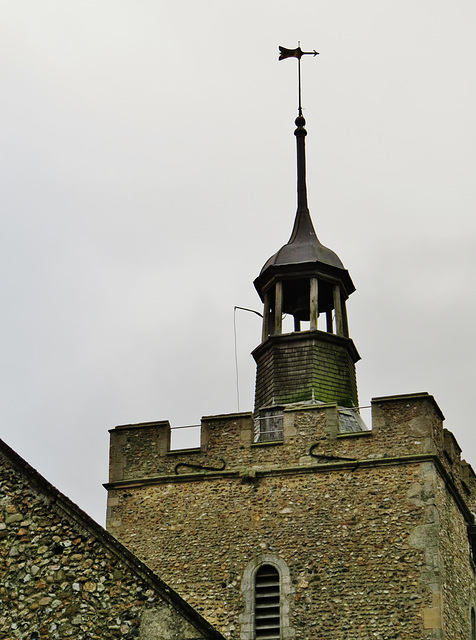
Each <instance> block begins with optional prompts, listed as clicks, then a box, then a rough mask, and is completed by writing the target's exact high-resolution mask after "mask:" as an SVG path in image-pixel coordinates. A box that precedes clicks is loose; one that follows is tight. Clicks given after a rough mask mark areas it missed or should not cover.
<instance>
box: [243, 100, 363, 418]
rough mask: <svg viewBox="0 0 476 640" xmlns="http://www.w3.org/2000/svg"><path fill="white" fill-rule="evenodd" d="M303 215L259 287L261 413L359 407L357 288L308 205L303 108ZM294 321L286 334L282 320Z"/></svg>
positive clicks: (299, 135)
mask: <svg viewBox="0 0 476 640" xmlns="http://www.w3.org/2000/svg"><path fill="white" fill-rule="evenodd" d="M295 124H296V130H295V132H294V135H295V136H296V147H297V194H298V196H297V212H296V217H295V220H294V227H293V230H292V233H291V237H290V239H289V241H288V242H287V243H286V244H285V245H284V246H283V247H281V249H279V251H277V253H275V254H274V255H273V256H272V257H271V258H269V260H267V262H266V263H265V265H264V266H263V268H262V269H261V272H260V274H259V276H258V277H257V278H256V280H255V281H254V285H255V287H256V290H257V291H258V294H259V296H260V298H261V300H262V302H263V304H264V312H263V331H262V341H261V344H260V345H259V346H258V347H257V348H256V349H255V350H254V351H253V357H254V359H255V361H256V365H257V372H256V394H255V412H258V411H260V410H263V409H268V408H271V407H276V406H280V405H281V406H282V405H286V404H290V403H294V402H323V403H337V404H338V405H339V406H343V407H356V406H358V399H357V383H356V375H355V363H356V362H357V361H358V360H359V359H360V356H359V354H358V352H357V349H356V348H355V345H354V343H353V341H352V339H351V338H350V337H349V324H348V320H347V312H346V301H347V299H348V297H349V296H350V294H351V293H353V291H355V287H354V284H353V282H352V279H351V277H350V275H349V272H348V271H347V270H346V269H345V268H344V265H343V264H342V262H341V260H340V259H339V257H338V256H337V254H336V253H334V252H333V251H331V249H328V248H327V247H325V246H324V245H323V244H321V243H320V242H319V239H318V237H317V235H316V232H315V230H314V226H313V223H312V220H311V216H310V213H309V209H308V205H307V189H306V154H305V137H306V135H307V132H306V129H305V128H304V126H305V124H306V122H305V120H304V118H303V117H302V111H301V108H300V109H299V116H298V117H297V118H296V121H295ZM285 316H292V318H293V322H292V325H291V327H288V329H287V330H286V329H285V327H284V325H283V318H284V317H285Z"/></svg>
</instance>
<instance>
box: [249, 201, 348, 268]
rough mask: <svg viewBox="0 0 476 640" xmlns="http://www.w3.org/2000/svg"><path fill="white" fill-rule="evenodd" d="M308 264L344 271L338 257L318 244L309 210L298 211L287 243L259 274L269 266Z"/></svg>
mask: <svg viewBox="0 0 476 640" xmlns="http://www.w3.org/2000/svg"><path fill="white" fill-rule="evenodd" d="M309 262H320V263H321V264H325V265H329V266H331V267H336V268H337V269H344V265H343V264H342V262H341V260H340V258H339V256H338V255H337V254H336V253H334V251H332V250H331V249H328V248H327V247H325V246H324V245H323V244H321V243H320V242H319V240H318V238H317V235H316V232H315V231H314V225H313V224H312V220H311V216H310V214H309V210H308V209H307V208H306V209H298V211H297V213H296V218H295V220H294V227H293V231H292V234H291V237H290V238H289V241H288V242H287V244H285V245H284V246H282V247H281V249H279V251H277V252H276V253H275V254H274V255H273V256H271V258H269V260H268V261H267V262H266V264H265V265H264V267H263V268H262V269H261V273H263V272H264V271H266V269H268V268H269V267H271V266H284V265H293V264H296V265H297V264H303V263H309Z"/></svg>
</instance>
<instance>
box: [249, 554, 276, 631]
mask: <svg viewBox="0 0 476 640" xmlns="http://www.w3.org/2000/svg"><path fill="white" fill-rule="evenodd" d="M255 632H256V639H257V640H279V638H280V637H281V633H280V609H279V573H278V570H277V569H275V567H273V566H271V565H269V564H265V565H263V566H262V567H260V568H259V569H258V572H257V573H256V581H255Z"/></svg>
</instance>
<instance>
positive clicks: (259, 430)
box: [255, 407, 283, 442]
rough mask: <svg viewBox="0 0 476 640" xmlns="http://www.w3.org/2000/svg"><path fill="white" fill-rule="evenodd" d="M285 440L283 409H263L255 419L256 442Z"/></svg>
mask: <svg viewBox="0 0 476 640" xmlns="http://www.w3.org/2000/svg"><path fill="white" fill-rule="evenodd" d="M282 439H283V409H282V408H281V407H279V408H277V409H276V408H274V409H262V410H261V411H260V414H259V417H258V418H255V442H272V441H273V440H282Z"/></svg>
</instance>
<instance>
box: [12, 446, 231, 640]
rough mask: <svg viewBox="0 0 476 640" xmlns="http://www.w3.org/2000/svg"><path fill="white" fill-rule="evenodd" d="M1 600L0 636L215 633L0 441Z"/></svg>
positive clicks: (103, 639) (149, 638)
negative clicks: (0, 443)
mask: <svg viewBox="0 0 476 640" xmlns="http://www.w3.org/2000/svg"><path fill="white" fill-rule="evenodd" d="M12 459H13V463H12ZM0 601H1V609H0V638H2V640H13V639H16V638H22V639H24V640H25V639H26V640H40V639H43V638H45V639H46V638H48V639H49V640H53V639H61V640H63V639H64V638H74V639H75V640H82V639H86V638H88V639H94V638H96V639H98V640H108V639H112V638H121V639H123V640H133V639H134V640H135V639H136V638H139V639H140V640H156V638H158V637H160V638H163V639H164V640H172V639H175V638H180V639H181V640H182V639H187V640H196V639H197V640H198V639H200V640H202V639H205V638H213V637H216V638H218V639H219V638H220V637H221V636H220V635H219V634H217V633H216V632H215V631H214V630H213V629H211V627H210V626H209V625H208V624H207V623H206V622H205V621H204V620H202V619H199V616H196V615H195V614H194V613H193V612H191V610H190V607H188V605H186V604H185V603H184V602H183V601H181V600H180V598H178V596H176V595H175V594H173V592H172V590H171V589H170V588H169V587H167V585H165V584H164V583H162V582H161V581H160V580H159V579H158V578H157V577H156V576H154V575H153V574H152V572H151V571H150V570H149V569H148V568H147V567H145V566H144V565H142V564H141V563H139V562H138V561H137V559H135V558H133V556H132V555H131V554H130V553H129V552H127V551H126V550H125V549H123V548H122V547H121V545H119V544H118V543H117V541H115V540H114V539H113V538H112V537H111V536H110V535H109V534H107V532H106V531H104V530H103V529H102V528H101V527H99V525H96V523H94V522H93V521H92V520H90V519H89V518H88V517H87V516H86V515H85V514H83V513H82V512H81V511H80V510H79V509H78V508H77V507H76V506H75V505H73V504H72V503H71V502H70V501H69V500H68V499H67V498H65V497H64V496H62V495H61V494H60V493H59V492H57V491H56V490H55V489H54V488H53V487H51V485H48V483H46V481H44V479H42V478H41V476H39V474H37V473H36V472H35V471H34V470H32V469H31V467H28V465H26V463H24V461H22V460H21V459H20V458H18V457H17V456H16V455H15V454H13V452H11V450H8V448H7V447H5V446H4V445H3V443H2V445H1V447H0Z"/></svg>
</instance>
